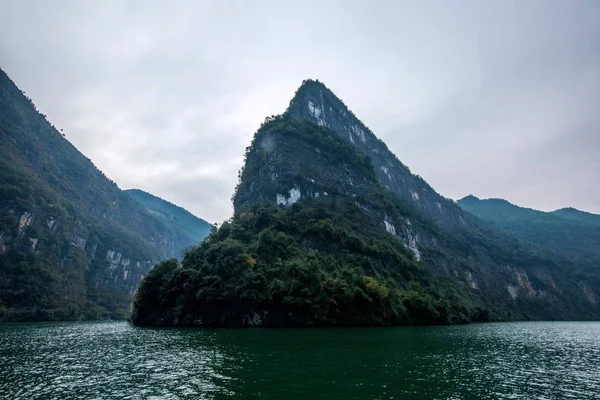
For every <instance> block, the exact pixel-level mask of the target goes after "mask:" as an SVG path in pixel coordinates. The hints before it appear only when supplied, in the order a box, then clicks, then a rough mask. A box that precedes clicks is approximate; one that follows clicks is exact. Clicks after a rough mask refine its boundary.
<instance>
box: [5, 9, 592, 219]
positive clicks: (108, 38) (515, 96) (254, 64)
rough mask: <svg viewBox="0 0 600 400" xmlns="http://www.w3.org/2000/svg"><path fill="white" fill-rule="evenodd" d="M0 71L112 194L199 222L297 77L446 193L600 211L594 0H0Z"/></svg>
mask: <svg viewBox="0 0 600 400" xmlns="http://www.w3.org/2000/svg"><path fill="white" fill-rule="evenodd" d="M0 67H1V68H2V69H4V70H5V71H6V72H7V73H8V74H9V76H10V77H11V78H12V79H13V80H14V81H15V82H16V83H17V85H18V86H19V87H20V88H21V89H23V90H25V91H26V92H27V94H28V96H30V97H31V98H32V99H33V101H34V102H35V103H36V105H37V106H38V108H39V109H40V110H41V111H42V112H43V113H45V114H47V115H48V117H49V119H50V120H51V121H52V122H53V123H54V125H55V126H57V127H58V128H63V129H64V132H65V134H66V136H67V139H68V140H70V141H71V142H72V143H73V144H74V145H75V146H76V147H77V148H78V149H79V150H80V151H81V152H83V153H84V154H85V155H86V156H88V157H89V158H91V159H92V161H93V162H94V163H95V164H96V166H98V167H99V168H100V169H101V170H103V171H104V172H105V173H106V174H107V175H108V176H109V177H110V178H112V179H113V180H115V181H116V182H117V183H118V184H119V186H121V187H122V188H141V189H143V190H146V191H148V192H150V193H153V194H155V195H158V196H160V197H162V198H164V199H167V200H169V201H172V202H174V203H176V204H178V205H181V206H183V207H185V208H187V209H188V210H190V211H192V212H193V213H195V214H196V215H198V216H200V217H202V218H205V219H207V220H209V221H213V222H214V221H221V220H223V219H225V218H228V217H229V216H230V215H231V213H232V207H231V201H230V198H231V195H232V193H233V189H234V187H235V184H236V181H237V171H238V169H239V168H240V167H241V163H242V156H243V152H244V148H245V147H246V146H248V144H249V143H250V140H251V138H252V135H253V134H254V132H255V131H256V129H257V128H258V126H259V125H260V123H261V122H262V121H263V120H264V118H265V117H266V116H267V115H274V114H279V113H281V112H283V111H284V110H285V108H286V106H287V104H288V102H289V100H290V99H291V97H292V96H293V94H294V92H295V90H296V89H297V87H298V86H299V85H300V83H301V82H302V80H303V79H306V78H316V79H319V80H321V81H323V82H324V83H325V84H326V85H327V86H328V87H329V88H330V89H332V90H333V92H334V93H336V94H337V95H338V96H339V97H340V98H342V99H343V101H344V102H345V103H346V104H347V105H348V106H349V107H350V108H351V109H352V110H353V111H354V112H355V114H356V115H357V116H358V117H359V118H360V119H361V120H362V121H363V122H365V123H366V125H367V126H369V127H370V128H371V129H372V130H373V132H374V133H375V134H376V135H377V136H379V137H380V138H381V139H383V140H384V141H385V142H386V143H387V144H388V146H389V147H390V149H391V150H392V151H393V152H394V153H395V154H396V155H397V156H398V158H399V159H400V160H402V161H403V162H404V163H405V164H406V165H408V166H409V167H410V168H411V170H412V171H413V172H414V173H417V174H419V175H421V176H422V177H423V178H425V180H427V181H428V182H429V183H430V184H431V185H432V186H433V187H434V188H435V189H436V190H437V191H438V192H440V193H441V194H442V195H444V196H446V197H450V198H454V199H457V198H460V197H462V196H465V195H467V194H474V195H476V196H478V197H482V198H487V197H502V198H505V199H508V200H509V201H511V202H514V203H516V204H519V205H522V206H527V207H532V208H537V209H542V210H553V209H556V208H560V207H565V206H574V207H577V208H580V209H583V210H588V211H591V212H595V213H600V1H598V0H589V1H583V0H582V1H578V0H556V1H551V0H540V1H532V0H518V1H504V0H502V1H500V0H498V1H485V0H476V1H451V0H440V1H430V2H428V1H416V0H415V1H410V2H402V1H366V0H365V1H349V0H344V1H327V0H321V1H307V0H305V1H272V2H271V1H259V0H252V1H250V0H248V1H215V2H208V1H207V2H203V1H192V0H190V1H149V0H143V1H142V0H140V1H124V0H114V1H111V0H99V1H93V0H85V1H81V0H74V1H62V0H53V1H45V0H39V1H29V0H27V1H25V0H14V1H10V0H0Z"/></svg>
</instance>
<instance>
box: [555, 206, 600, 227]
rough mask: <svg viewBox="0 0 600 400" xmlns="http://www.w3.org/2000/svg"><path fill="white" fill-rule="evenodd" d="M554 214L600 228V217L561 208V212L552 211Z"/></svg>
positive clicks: (573, 209)
mask: <svg viewBox="0 0 600 400" xmlns="http://www.w3.org/2000/svg"><path fill="white" fill-rule="evenodd" d="M552 214H554V215H558V216H559V217H563V218H566V219H571V220H574V221H579V222H583V223H585V224H588V225H595V226H600V215H598V214H592V213H588V212H585V211H580V210H577V209H575V208H571V207H569V208H561V209H560V210H556V211H552Z"/></svg>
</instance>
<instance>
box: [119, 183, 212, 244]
mask: <svg viewBox="0 0 600 400" xmlns="http://www.w3.org/2000/svg"><path fill="white" fill-rule="evenodd" d="M125 193H127V194H128V195H129V196H130V197H131V198H133V199H135V200H136V201H137V202H138V203H140V204H141V205H142V207H144V208H145V209H146V211H147V212H149V213H150V214H151V215H152V216H154V217H156V218H158V219H159V220H160V221H162V222H163V223H164V224H165V225H166V226H167V227H168V228H169V229H171V230H172V231H173V232H174V233H176V234H177V235H178V236H177V243H178V244H179V248H178V249H177V253H178V254H183V252H184V251H185V250H187V249H189V248H190V247H192V246H195V245H197V244H198V243H200V242H201V241H203V240H204V238H205V237H207V236H208V234H209V233H210V230H211V228H212V225H211V224H210V223H208V222H206V221H205V220H203V219H202V218H198V217H196V216H195V215H194V214H192V213H190V212H189V211H188V210H186V209H184V208H182V207H179V206H177V205H175V204H173V203H171V202H168V201H166V200H163V199H161V198H160V197H157V196H154V195H152V194H150V193H147V192H144V191H143V190H139V189H128V190H125Z"/></svg>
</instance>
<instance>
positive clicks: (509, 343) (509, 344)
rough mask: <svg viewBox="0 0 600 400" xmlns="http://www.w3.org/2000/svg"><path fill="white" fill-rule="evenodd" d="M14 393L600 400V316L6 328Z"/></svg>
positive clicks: (2, 331)
mask: <svg viewBox="0 0 600 400" xmlns="http://www.w3.org/2000/svg"><path fill="white" fill-rule="evenodd" d="M1 396H4V397H5V398H7V399H51V398H57V399H70V398H81V399H107V398H110V399H219V398H239V397H243V398H263V399H306V398H311V399H424V398H427V399H497V398H501V399H509V398H510V399H514V398H517V399H536V398H537V399H600V323H584V322H581V323H568V322H539V323H533V322H531V323H506V324H480V325H468V326H455V327H424V328H384V329H383V328H382V329H377V328H372V329H242V330H229V329H176V328H168V329H167V328H163V329H150V328H135V327H132V326H130V325H128V324H127V323H124V322H110V323H31V324H4V325H0V397H1Z"/></svg>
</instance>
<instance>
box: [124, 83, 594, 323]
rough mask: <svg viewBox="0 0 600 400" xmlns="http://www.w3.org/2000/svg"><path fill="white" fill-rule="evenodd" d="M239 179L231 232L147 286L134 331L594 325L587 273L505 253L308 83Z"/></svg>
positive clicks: (514, 248)
mask: <svg viewBox="0 0 600 400" xmlns="http://www.w3.org/2000/svg"><path fill="white" fill-rule="evenodd" d="M239 177H240V181H239V184H238V186H237V187H236V191H235V193H234V196H233V205H234V210H235V214H234V217H233V219H231V220H229V221H226V222H225V223H223V225H222V226H221V227H220V229H219V230H218V231H217V232H215V233H214V234H212V235H211V236H209V238H208V239H207V240H206V241H205V242H203V243H202V244H201V245H199V246H197V247H195V248H193V249H192V250H190V251H189V252H187V253H186V254H185V256H184V258H183V261H182V263H181V264H179V263H178V262H177V261H176V260H171V261H166V262H163V263H160V264H159V265H157V266H156V267H155V268H154V269H153V270H152V271H151V272H150V273H149V274H148V276H147V277H146V278H145V279H144V280H143V281H142V283H141V284H140V288H139V290H138V292H137V294H136V297H135V299H134V310H133V313H132V318H133V321H134V323H136V324H142V325H145V324H148V325H162V324H165V325H209V326H213V325H216V326H223V325H226V326H248V325H286V326H289V325H302V326H313V325H388V324H391V325H395V324H447V323H459V322H468V321H488V320H510V319H597V318H600V305H599V304H598V299H599V297H598V293H599V290H600V274H599V273H598V272H599V271H598V267H597V265H593V264H587V263H586V264H583V263H578V260H577V259H569V258H568V257H565V255H564V254H562V253H559V252H554V251H553V250H551V249H548V248H547V247H542V246H540V245H538V244H537V243H535V242H531V243H529V242H524V241H519V240H517V239H515V238H514V236H513V235H511V234H509V233H505V232H503V231H502V230H501V229H494V228H493V227H490V225H489V224H487V223H483V222H481V221H480V220H479V219H478V218H476V217H474V216H472V215H470V214H469V213H468V212H466V211H464V210H463V209H462V208H461V207H460V206H459V205H458V204H456V203H455V202H453V201H452V200H449V199H446V198H444V197H443V196H441V195H439V194H438V193H437V192H436V191H435V190H434V189H433V188H432V187H431V186H430V185H428V184H427V182H425V181H424V180H423V179H422V178H420V177H419V176H417V175H414V174H412V173H411V172H410V170H409V168H408V167H407V166H405V165H404V164H403V163H402V162H401V161H400V160H399V159H398V158H397V157H396V156H395V155H394V154H393V153H392V152H391V151H390V150H389V149H388V148H387V146H386V144H385V143H384V142H383V141H381V140H380V139H378V138H377V137H376V136H375V135H374V134H373V133H372V132H371V130H370V129H369V128H367V127H366V126H365V125H364V124H363V123H362V122H361V121H360V120H359V119H358V118H357V117H356V116H355V115H354V114H353V113H352V112H351V111H350V110H349V109H348V108H347V107H346V105H345V104H344V103H343V102H342V101H341V100H340V99H339V98H338V97H336V96H335V95H334V94H333V93H332V92H331V91H330V90H329V89H328V88H327V87H325V85H323V84H322V83H321V82H319V81H313V80H307V81H304V82H303V83H302V85H301V86H300V88H299V89H298V90H297V92H296V94H295V96H294V97H293V99H292V100H291V101H290V103H289V107H288V108H287V110H286V112H285V113H283V114H281V115H278V116H271V117H267V118H266V119H265V121H264V123H263V124H262V125H261V127H260V128H259V129H258V131H257V132H256V134H255V136H254V139H253V141H252V144H251V145H250V146H249V147H248V148H247V149H246V153H245V164H244V168H243V169H242V171H240V174H239ZM550 217H551V218H557V219H561V220H563V218H562V217H558V216H554V215H550ZM565 221H567V220H566V219H565Z"/></svg>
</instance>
